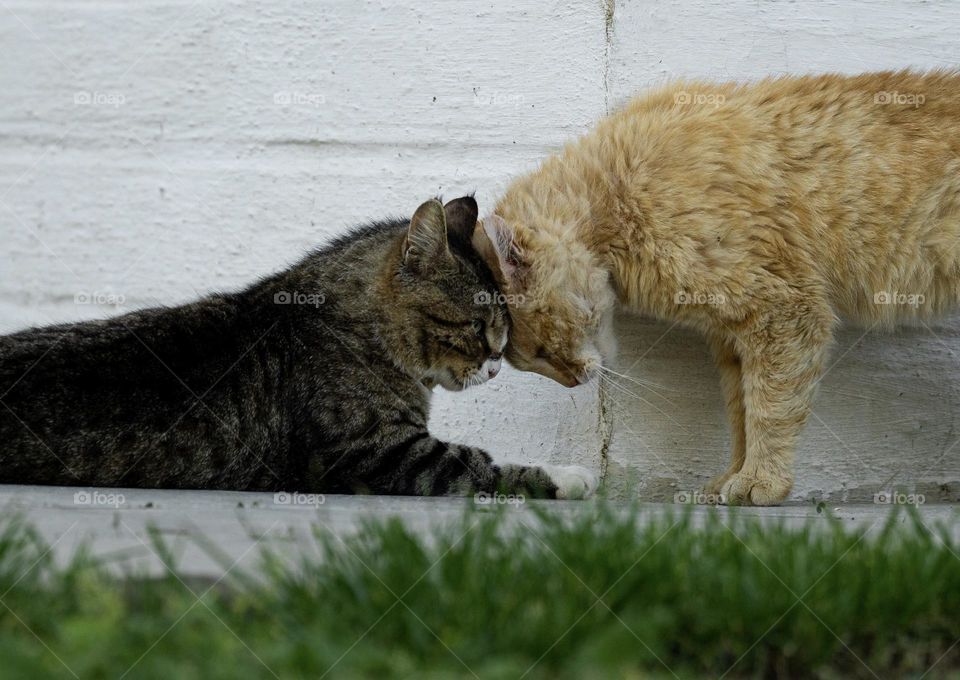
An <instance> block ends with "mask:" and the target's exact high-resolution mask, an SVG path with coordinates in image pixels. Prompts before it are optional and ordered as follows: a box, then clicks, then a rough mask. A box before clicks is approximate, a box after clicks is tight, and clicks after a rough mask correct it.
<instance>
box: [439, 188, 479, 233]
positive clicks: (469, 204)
mask: <svg viewBox="0 0 960 680" xmlns="http://www.w3.org/2000/svg"><path fill="white" fill-rule="evenodd" d="M443 212H444V213H445V214H446V216H447V231H448V232H449V233H451V234H457V235H458V236H459V237H460V238H461V239H462V240H463V242H464V243H470V240H471V239H472V238H473V229H474V227H476V226H477V216H478V215H479V214H480V210H479V208H477V201H476V200H475V199H474V198H473V196H461V197H460V198H455V199H453V200H452V201H450V202H449V203H447V204H446V205H445V206H443Z"/></svg>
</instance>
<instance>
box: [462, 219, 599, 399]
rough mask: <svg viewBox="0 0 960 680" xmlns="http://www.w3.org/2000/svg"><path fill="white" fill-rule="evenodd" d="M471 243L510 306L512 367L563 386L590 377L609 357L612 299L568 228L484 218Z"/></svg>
mask: <svg viewBox="0 0 960 680" xmlns="http://www.w3.org/2000/svg"><path fill="white" fill-rule="evenodd" d="M473 243H474V247H475V248H476V249H477V251H478V252H479V253H480V254H481V256H482V257H483V258H484V260H485V261H486V262H487V264H488V266H490V268H491V269H492V270H493V272H494V275H495V277H496V279H497V281H498V283H499V285H500V286H501V288H502V289H503V290H504V293H505V296H506V300H507V302H508V303H509V308H510V317H511V324H512V329H511V334H510V341H509V343H508V345H507V350H506V356H507V360H508V361H509V362H510V363H511V365H513V366H515V367H516V368H519V369H521V370H524V371H534V372H536V373H540V374H541V375H544V376H546V377H548V378H552V379H553V380H556V381H557V382H559V383H560V384H562V385H565V386H567V387H574V386H576V385H579V384H582V383H585V382H588V381H589V380H590V379H592V378H593V377H594V376H595V375H596V373H597V371H598V370H599V367H600V366H601V365H602V363H603V361H604V360H605V359H607V358H609V357H611V356H612V355H613V353H614V352H615V342H614V339H613V328H612V325H613V324H612V318H613V308H614V304H615V297H614V293H613V289H612V287H611V286H610V282H609V274H608V272H607V271H606V270H605V269H603V268H602V267H601V266H599V263H598V262H597V261H596V257H595V256H594V255H593V254H592V253H591V252H590V251H589V250H588V249H587V248H586V247H585V246H584V245H583V244H582V243H581V242H580V241H579V239H578V238H577V237H576V234H575V233H574V230H566V231H561V232H560V233H557V232H556V231H554V230H536V229H531V228H530V227H529V226H526V225H520V224H508V223H507V222H506V221H505V220H504V219H503V218H501V217H499V216H498V215H491V216H489V217H487V218H485V219H484V220H483V222H482V223H481V224H479V225H477V227H476V228H475V230H474V236H473Z"/></svg>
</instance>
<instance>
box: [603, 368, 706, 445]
mask: <svg viewBox="0 0 960 680" xmlns="http://www.w3.org/2000/svg"><path fill="white" fill-rule="evenodd" d="M601 375H602V374H601ZM605 377H606V380H607V382H606V384H607V385H610V386H611V387H616V388H617V389H619V390H620V391H621V392H623V393H624V394H626V395H628V396H631V397H633V398H634V399H637V400H639V401H641V402H643V403H644V404H646V405H647V406H649V407H651V408H652V409H654V410H655V411H657V413H659V414H660V415H662V416H664V417H665V418H667V420H669V421H670V422H671V423H673V424H674V425H676V426H677V427H679V428H680V429H681V430H683V431H684V432H686V433H687V434H692V432H690V430H688V429H687V428H686V427H684V426H683V425H681V424H680V423H679V422H678V421H677V420H676V419H675V418H674V417H673V416H671V415H670V414H669V413H667V412H666V411H664V410H663V409H662V408H660V407H659V406H657V405H656V404H654V403H653V402H651V401H649V400H647V399H644V398H643V397H641V396H640V395H639V394H634V393H633V392H631V391H630V390H628V389H627V388H625V387H624V386H623V385H621V384H619V383H616V382H614V381H613V380H612V379H611V378H609V377H607V376H605Z"/></svg>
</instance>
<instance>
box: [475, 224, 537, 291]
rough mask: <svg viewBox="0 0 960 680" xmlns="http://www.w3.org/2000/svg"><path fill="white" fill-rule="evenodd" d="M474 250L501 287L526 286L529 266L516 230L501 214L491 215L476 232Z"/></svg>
mask: <svg viewBox="0 0 960 680" xmlns="http://www.w3.org/2000/svg"><path fill="white" fill-rule="evenodd" d="M473 247H474V249H476V251H477V252H478V253H480V257H482V258H483V259H484V261H485V262H486V263H487V266H488V267H490V269H491V271H493V274H494V277H495V278H496V279H497V283H498V284H499V285H500V287H501V288H506V289H508V290H519V289H522V288H523V286H524V279H525V278H526V274H527V271H528V270H529V266H528V265H527V263H526V260H525V258H524V254H523V251H521V250H520V247H519V246H518V245H517V242H516V240H515V239H514V235H513V230H512V229H510V227H509V226H508V225H507V223H506V222H505V221H504V219H503V218H502V217H500V216H499V215H488V216H487V217H485V218H483V221H482V222H478V223H477V226H476V228H475V229H474V231H473Z"/></svg>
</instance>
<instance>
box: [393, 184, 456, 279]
mask: <svg viewBox="0 0 960 680" xmlns="http://www.w3.org/2000/svg"><path fill="white" fill-rule="evenodd" d="M449 256H450V249H449V247H448V246H447V218H446V215H445V214H444V212H443V203H441V202H440V201H438V200H437V199H435V198H434V199H431V200H429V201H427V202H426V203H424V204H423V205H421V206H420V207H419V208H417V211H416V212H415V213H413V217H411V218H410V228H409V229H408V230H407V237H406V239H404V242H403V263H404V264H405V265H408V266H410V267H413V268H414V269H420V268H426V267H428V266H429V265H430V264H431V263H432V262H436V260H437V258H441V257H449Z"/></svg>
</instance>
